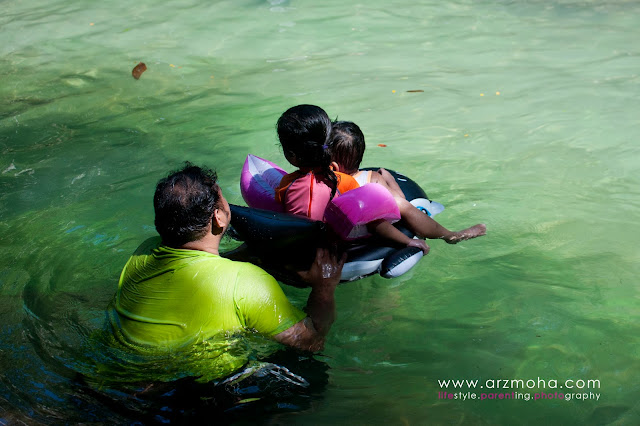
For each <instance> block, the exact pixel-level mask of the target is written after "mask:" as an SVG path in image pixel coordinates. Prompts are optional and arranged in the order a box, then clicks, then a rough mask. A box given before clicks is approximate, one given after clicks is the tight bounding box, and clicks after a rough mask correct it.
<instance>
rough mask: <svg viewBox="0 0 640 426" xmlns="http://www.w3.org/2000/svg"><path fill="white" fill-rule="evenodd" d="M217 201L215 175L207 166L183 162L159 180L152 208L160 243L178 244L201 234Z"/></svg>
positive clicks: (197, 237)
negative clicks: (176, 169)
mask: <svg viewBox="0 0 640 426" xmlns="http://www.w3.org/2000/svg"><path fill="white" fill-rule="evenodd" d="M219 203H220V187H219V186H218V176H217V174H216V172H214V171H213V170H211V169H209V168H206V167H198V166H195V165H193V164H191V163H189V162H186V163H185V165H184V167H183V168H182V169H181V170H178V171H175V172H172V173H170V174H169V175H168V176H167V177H166V178H163V179H161V180H160V181H159V182H158V185H157V186H156V193H155V195H154V197H153V207H154V209H155V213H156V218H155V225H156V230H157V231H158V234H160V236H161V237H162V242H163V244H165V245H168V246H170V247H180V246H182V245H184V244H186V243H188V242H191V241H196V240H199V239H200V238H202V237H204V235H205V234H206V232H207V227H208V225H209V223H210V222H211V218H212V216H213V212H214V210H215V209H216V208H218V207H219Z"/></svg>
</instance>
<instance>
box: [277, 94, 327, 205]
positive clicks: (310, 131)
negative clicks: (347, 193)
mask: <svg viewBox="0 0 640 426" xmlns="http://www.w3.org/2000/svg"><path fill="white" fill-rule="evenodd" d="M277 129H278V138H279V139H280V144H282V149H283V150H284V154H285V156H290V155H291V154H293V155H294V156H295V158H296V162H297V164H296V166H298V167H311V168H320V169H321V170H322V172H323V173H324V174H325V175H326V177H327V179H328V180H329V186H330V187H331V198H333V197H334V196H335V194H336V190H337V187H338V178H337V177H336V175H335V173H333V170H331V168H330V167H329V166H330V164H331V155H330V154H329V146H328V144H329V136H330V135H331V119H330V118H329V116H328V115H327V113H326V112H325V111H324V110H323V109H322V108H320V107H318V106H315V105H297V106H294V107H291V108H289V109H288V110H286V111H285V112H284V113H283V114H282V115H281V116H280V118H279V119H278V124H277Z"/></svg>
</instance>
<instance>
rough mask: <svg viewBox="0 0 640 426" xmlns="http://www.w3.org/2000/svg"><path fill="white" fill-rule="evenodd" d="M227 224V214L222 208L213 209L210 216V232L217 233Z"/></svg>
mask: <svg viewBox="0 0 640 426" xmlns="http://www.w3.org/2000/svg"><path fill="white" fill-rule="evenodd" d="M228 225H229V216H228V215H226V214H225V213H224V211H223V210H222V209H214V210H213V216H211V233H212V234H213V235H218V234H219V233H221V232H222V231H223V230H224V229H225V227H227V226H228Z"/></svg>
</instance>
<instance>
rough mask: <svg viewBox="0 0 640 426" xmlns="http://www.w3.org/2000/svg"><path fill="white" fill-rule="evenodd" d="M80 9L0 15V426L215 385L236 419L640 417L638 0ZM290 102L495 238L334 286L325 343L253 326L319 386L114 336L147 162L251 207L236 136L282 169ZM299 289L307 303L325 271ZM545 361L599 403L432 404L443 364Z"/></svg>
mask: <svg viewBox="0 0 640 426" xmlns="http://www.w3.org/2000/svg"><path fill="white" fill-rule="evenodd" d="M76 3H77V2H73V1H69V0H55V1H49V2H41V1H37V0H36V1H35V2H29V4H25V3H24V2H4V3H3V12H4V13H3V14H2V15H1V16H0V52H1V54H0V57H1V59H0V80H1V81H2V84H0V98H1V99H2V100H3V102H0V247H1V248H2V253H3V254H2V257H1V258H0V294H1V297H0V365H2V366H3V367H4V368H3V369H2V371H1V372H0V423H3V422H5V423H6V422H8V423H19V422H25V423H33V422H38V421H39V422H43V423H60V422H69V423H81V422H104V421H105V419H109V421H111V422H113V423H130V422H132V421H134V420H139V421H142V422H145V423H153V422H164V421H169V422H173V421H178V422H179V421H182V420H180V419H181V417H180V416H185V418H189V419H193V420H194V421H196V420H202V419H203V417H202V416H203V415H205V414H204V413H208V412H210V411H212V410H216V409H218V408H217V407H219V406H225V407H226V406H227V405H226V404H229V406H233V407H236V408H235V409H234V410H232V411H229V412H228V413H227V415H229V416H232V417H229V420H238V421H243V420H246V421H254V420H256V418H257V417H260V416H263V419H264V421H265V422H267V421H274V422H276V421H282V422H292V421H295V422H300V423H310V424H335V423H354V422H355V423H366V424H381V423H384V424H425V423H427V424H450V423H460V424H518V423H530V424H539V423H542V422H544V423H552V424H635V423H637V422H638V420H639V419H640V406H639V405H638V396H640V394H639V393H638V390H637V388H638V387H637V383H638V380H639V379H640V376H639V374H638V371H640V364H639V361H638V356H637V355H638V353H639V351H640V342H639V341H638V338H637V336H638V335H639V334H640V333H639V332H640V330H639V327H640V326H639V325H638V324H640V321H639V320H640V318H639V315H638V309H637V304H638V300H639V298H640V293H639V290H638V287H637V285H636V284H637V279H636V277H637V276H638V272H640V271H639V269H638V265H640V258H639V255H640V253H639V252H638V250H637V241H638V239H639V237H640V235H639V234H638V230H637V229H638V227H637V226H636V225H637V224H638V223H640V208H639V207H640V204H639V202H638V200H639V199H640V198H639V196H640V191H639V189H638V188H640V182H638V180H639V178H638V176H640V173H638V169H639V160H638V159H639V158H640V155H639V154H640V153H639V152H638V151H639V148H638V146H637V144H635V143H634V142H633V140H634V136H635V135H637V134H639V133H640V128H639V124H638V120H637V117H636V116H637V111H638V110H639V109H640V105H639V100H638V97H637V96H635V93H636V92H637V90H636V89H637V82H638V72H637V70H638V66H639V65H640V62H639V59H638V58H639V56H638V49H637V47H636V45H635V44H634V43H632V41H634V40H637V39H638V28H640V26H639V25H638V16H640V13H638V12H640V11H639V10H638V5H637V4H636V3H634V2H629V1H623V0H619V1H609V2H606V3H602V2H594V1H586V2H581V3H576V2H571V1H564V0H559V1H555V2H484V1H480V2H478V1H474V2H470V1H466V0H459V1H453V2H447V3H446V4H439V3H432V4H431V3H424V2H421V3H419V4H416V3H415V2H406V3H394V5H393V8H391V7H390V6H389V4H387V3H381V2H377V1H373V2H368V3H367V4H353V5H345V4H344V2H341V3H338V2H333V1H329V2H323V3H322V4H313V5H312V4H306V3H301V2H299V1H298V2H296V1H275V0H274V1H269V2H244V3H234V2H231V3H224V2H223V3H220V2H213V3H206V4H205V3H203V2H200V1H197V0H193V1H190V2H179V4H178V2H173V3H172V2H168V3H164V4H163V6H162V7H159V6H158V5H157V4H156V2H149V1H141V2H137V3H136V5H135V7H133V8H132V7H131V3H129V2H127V3H125V2H121V1H114V2H110V3H109V4H108V5H107V6H106V7H102V6H96V5H93V6H90V7H87V6H86V5H82V7H80V6H79V4H76ZM141 61H142V62H145V64H146V65H147V71H145V72H144V74H143V75H142V76H141V77H140V79H139V80H135V79H134V78H133V77H132V76H131V70H132V68H133V67H134V66H135V65H136V64H138V63H139V62H141ZM297 103H315V104H318V105H321V106H322V107H323V108H324V109H325V110H327V111H328V113H329V114H330V115H331V116H332V117H335V116H338V117H339V118H340V119H344V120H353V121H355V122H356V123H358V125H359V126H360V127H361V128H362V130H363V132H364V133H365V135H366V139H367V141H368V144H369V145H368V148H367V152H366V153H365V159H364V164H365V165H366V166H385V167H388V168H391V169H394V170H398V171H400V172H402V173H404V174H406V175H408V176H410V177H411V178H412V179H413V180H415V181H416V182H419V183H421V185H422V186H423V188H424V189H425V190H426V192H427V193H428V194H429V195H430V197H432V198H433V199H434V200H436V201H438V202H441V203H442V204H444V205H445V206H446V210H445V211H444V212H443V213H442V214H441V215H439V216H438V219H439V221H440V222H441V223H443V224H444V225H445V226H449V227H451V228H454V229H456V228H460V227H461V226H462V225H464V224H469V223H478V222H485V223H487V225H488V235H487V236H486V237H483V238H481V239H477V240H473V241H468V242H463V243H461V244H458V245H456V246H448V245H446V244H444V243H443V242H440V241H434V242H433V243H432V244H431V246H432V250H431V252H430V254H429V255H428V256H427V257H426V258H425V259H423V260H422V261H421V262H420V264H419V265H418V266H417V267H416V268H414V269H413V270H412V271H410V272H409V273H408V274H406V275H404V276H402V277H401V278H398V279H395V280H384V279H382V278H380V277H375V276H374V277H369V278H366V279H363V280H360V281H357V282H353V283H348V284H345V285H342V286H340V287H339V288H338V291H337V304H338V307H337V308H338V320H337V322H336V324H335V325H334V327H333V329H332V332H331V335H330V337H329V341H328V343H327V347H326V350H325V352H324V354H323V356H322V357H316V358H315V359H314V358H309V357H307V356H302V355H300V354H297V353H293V352H289V351H284V352H282V351H276V352H274V350H276V349H277V348H278V346H277V345H275V344H273V343H269V342H265V341H264V340H260V339H256V340H249V341H245V340H239V341H238V343H239V344H238V345H237V346H236V347H235V349H234V350H239V351H245V352H246V359H247V360H248V361H261V362H271V363H273V364H276V365H278V366H282V367H285V368H287V369H288V370H289V371H290V372H291V374H293V375H294V376H291V377H297V376H300V377H302V378H303V379H304V380H306V381H307V382H308V383H309V384H310V385H309V387H304V386H297V387H294V388H292V389H297V391H291V393H290V394H288V393H287V392H289V391H290V390H291V389H288V388H286V387H285V388H284V390H283V392H284V394H280V393H279V391H274V390H273V389H272V388H269V387H268V386H270V385H271V384H274V385H278V384H284V383H289V384H291V382H289V381H287V380H279V381H272V380H268V378H269V377H275V376H276V375H277V374H280V373H282V372H283V371H284V370H278V369H277V368H274V369H271V370H265V371H268V372H267V373H265V374H263V376H261V377H258V376H255V377H252V378H250V380H256V382H255V383H254V382H251V381H249V382H244V384H242V385H238V386H236V387H232V388H231V389H223V390H221V388H220V387H219V386H218V387H217V386H216V385H215V384H213V383H211V382H208V383H203V382H206V378H205V379H204V380H200V381H197V380H196V378H194V377H184V376H185V375H186V374H185V371H186V370H185V369H182V368H174V369H172V366H173V367H175V366H176V365H179V364H180V363H181V362H182V361H184V359H180V358H177V359H174V360H172V361H171V362H165V360H164V359H162V358H160V359H153V357H142V358H136V357H134V356H132V355H131V354H129V353H127V352H124V351H122V350H120V349H118V346H117V345H114V344H113V342H110V341H109V340H108V339H107V340H105V336H108V335H109V334H108V333H107V329H106V328H105V324H106V321H105V320H106V318H105V309H106V308H107V306H108V305H109V303H110V301H111V299H112V297H113V294H114V292H115V286H116V283H117V277H118V274H119V273H120V270H121V268H122V266H123V265H124V262H125V261H126V259H127V258H128V256H129V255H130V253H131V252H132V251H133V250H134V249H135V248H136V247H137V246H138V244H139V243H140V242H141V241H143V240H144V239H146V238H148V237H150V236H152V235H154V228H153V211H152V204H151V194H152V193H153V188H154V186H155V183H156V181H157V180H158V179H159V178H160V177H162V176H164V175H166V173H167V172H168V171H169V170H171V169H175V168H177V167H179V166H180V164H181V163H182V162H183V161H184V160H191V161H193V162H195V163H197V164H207V165H209V166H212V167H215V168H217V171H218V174H219V176H220V179H221V185H222V189H223V191H224V193H225V195H226V197H227V198H228V199H229V201H230V202H231V203H236V204H241V203H242V200H241V196H240V191H239V185H238V182H239V171H240V169H241V167H242V163H243V161H244V158H245V156H246V154H247V153H252V154H255V155H258V156H260V157H263V158H268V159H270V160H272V161H274V162H276V163H278V164H286V160H285V159H284V158H283V156H282V153H281V152H280V151H279V149H278V144H277V143H276V137H275V130H274V126H275V121H276V120H277V117H278V116H279V115H280V114H281V112H282V111H284V110H285V109H287V108H288V107H290V106H292V105H294V104H297ZM379 145H384V146H379ZM225 244H229V245H231V244H232V243H230V242H227V243H225ZM285 291H286V292H287V294H288V295H289V296H290V298H291V299H292V300H293V301H294V303H296V304H297V305H298V306H303V305H304V303H305V301H306V298H307V292H308V290H304V289H295V288H289V287H287V288H285ZM104 333H106V334H104ZM200 349H203V348H200ZM203 353H207V354H209V355H211V354H212V353H213V352H212V351H209V350H208V349H206V350H205V349H203ZM185 356H186V357H187V360H188V361H187V362H183V363H182V364H183V366H189V362H192V361H193V359H197V357H194V358H191V357H188V355H185ZM189 368H190V369H191V370H190V371H191V372H194V371H199V372H201V373H202V372H206V366H203V365H200V366H198V365H193V364H192V365H190V366H189ZM187 370H189V369H187ZM151 372H153V373H152V374H149V373H151ZM193 374H194V375H196V376H199V373H193ZM283 374H284V373H283ZM279 377H280V378H282V377H287V376H286V374H285V375H284V376H282V375H281V376H279ZM538 377H541V378H545V379H556V380H559V381H561V380H566V379H572V380H578V379H583V380H587V379H597V380H599V381H600V384H601V386H600V388H599V389H598V392H599V393H600V394H601V397H600V399H599V400H592V399H588V400H575V399H574V400H572V401H560V400H553V401H549V400H546V401H536V402H529V403H523V402H522V401H511V402H504V401H502V402H501V401H483V402H479V401H477V402H470V401H466V402H460V401H455V400H454V401H449V400H439V399H438V392H441V391H442V390H443V389H442V388H441V387H440V386H439V384H438V380H439V379H478V380H487V379H499V378H500V379H525V380H526V379H536V378H538ZM265 378H267V379H265ZM159 379H162V380H159ZM292 380H293V381H294V382H295V381H296V380H297V379H295V380H294V379H292ZM265 386H266V388H265ZM464 390H468V389H464ZM537 390H539V389H532V390H531V392H535V391H537ZM254 392H258V394H260V395H261V396H259V397H258V396H256V394H255V393H254ZM264 395H267V396H264ZM269 395H271V396H273V397H272V398H270V397H268V396H269ZM255 398H260V399H255ZM241 401H244V402H241ZM265 413H268V415H266V414H265ZM287 413H293V414H287ZM294 416H295V417H294Z"/></svg>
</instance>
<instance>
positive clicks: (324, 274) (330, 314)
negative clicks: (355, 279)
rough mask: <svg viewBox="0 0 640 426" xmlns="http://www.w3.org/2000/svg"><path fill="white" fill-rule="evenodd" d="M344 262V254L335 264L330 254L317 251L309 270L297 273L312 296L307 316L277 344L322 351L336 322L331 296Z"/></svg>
mask: <svg viewBox="0 0 640 426" xmlns="http://www.w3.org/2000/svg"><path fill="white" fill-rule="evenodd" d="M346 258H347V255H346V254H344V255H343V256H342V258H341V259H340V260H338V257H337V256H336V255H335V254H331V253H330V252H329V250H327V249H321V248H319V249H318V250H317V251H316V258H315V260H314V261H313V263H312V264H311V268H309V270H308V271H301V272H298V274H299V275H300V278H302V279H303V280H305V281H306V282H308V283H309V284H311V294H309V299H308V300H307V314H308V315H309V316H308V317H307V318H305V319H304V320H302V321H300V322H299V323H297V324H296V325H294V326H293V327H291V328H289V329H288V330H285V331H283V332H282V333H279V334H277V335H275V336H274V338H275V339H276V340H277V341H278V342H280V343H282V344H285V345H288V346H292V347H294V348H298V349H302V350H305V351H318V350H321V349H322V348H323V347H324V340H325V336H326V335H327V333H329V329H330V328H331V324H333V322H334V321H335V319H336V303H335V298H334V293H335V290H336V286H337V285H338V283H339V282H340V275H341V274H342V267H343V266H344V262H345V260H346Z"/></svg>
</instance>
